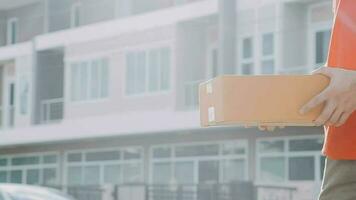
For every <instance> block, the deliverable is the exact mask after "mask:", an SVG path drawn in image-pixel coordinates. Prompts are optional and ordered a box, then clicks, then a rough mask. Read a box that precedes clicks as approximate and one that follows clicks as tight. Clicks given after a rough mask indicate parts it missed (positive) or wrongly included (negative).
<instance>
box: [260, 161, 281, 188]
mask: <svg viewBox="0 0 356 200" xmlns="http://www.w3.org/2000/svg"><path fill="white" fill-rule="evenodd" d="M260 165H261V166H260V167H261V169H260V179H261V180H262V181H272V182H275V181H284V180H285V160H284V158H283V157H274V158H273V157H271V158H261V160H260Z"/></svg>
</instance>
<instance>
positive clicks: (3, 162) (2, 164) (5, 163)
mask: <svg viewBox="0 0 356 200" xmlns="http://www.w3.org/2000/svg"><path fill="white" fill-rule="evenodd" d="M6 165H7V159H6V158H1V159H0V166H6Z"/></svg>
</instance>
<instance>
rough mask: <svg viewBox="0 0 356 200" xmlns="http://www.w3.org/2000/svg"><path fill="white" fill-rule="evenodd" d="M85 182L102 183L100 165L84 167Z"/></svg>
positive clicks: (87, 183)
mask: <svg viewBox="0 0 356 200" xmlns="http://www.w3.org/2000/svg"><path fill="white" fill-rule="evenodd" d="M83 178H84V179H83V180H84V184H85V185H100V167H99V166H88V167H84V177H83Z"/></svg>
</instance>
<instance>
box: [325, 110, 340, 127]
mask: <svg viewBox="0 0 356 200" xmlns="http://www.w3.org/2000/svg"><path fill="white" fill-rule="evenodd" d="M342 114H343V109H340V108H338V109H336V110H335V111H334V113H333V114H332V116H331V117H330V119H329V121H328V124H329V125H336V124H337V123H338V122H339V120H340V117H341V115H342Z"/></svg>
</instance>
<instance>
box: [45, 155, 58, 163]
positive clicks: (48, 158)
mask: <svg viewBox="0 0 356 200" xmlns="http://www.w3.org/2000/svg"><path fill="white" fill-rule="evenodd" d="M43 163H45V164H53V163H57V156H56V155H46V156H43Z"/></svg>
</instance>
